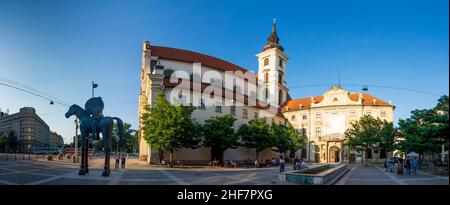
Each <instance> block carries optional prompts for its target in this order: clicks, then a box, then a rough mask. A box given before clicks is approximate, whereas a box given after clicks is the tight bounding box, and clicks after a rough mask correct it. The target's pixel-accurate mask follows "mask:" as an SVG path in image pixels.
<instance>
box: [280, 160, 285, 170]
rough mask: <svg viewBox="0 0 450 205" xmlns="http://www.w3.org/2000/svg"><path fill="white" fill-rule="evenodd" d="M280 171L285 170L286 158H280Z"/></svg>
mask: <svg viewBox="0 0 450 205" xmlns="http://www.w3.org/2000/svg"><path fill="white" fill-rule="evenodd" d="M280 172H284V158H283V157H281V158H280Z"/></svg>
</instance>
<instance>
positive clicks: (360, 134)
mask: <svg viewBox="0 0 450 205" xmlns="http://www.w3.org/2000/svg"><path fill="white" fill-rule="evenodd" d="M381 129H382V123H381V122H380V120H378V119H375V118H373V117H372V116H370V115H365V116H363V117H361V118H360V119H359V120H358V121H356V122H352V123H351V125H350V128H349V129H347V131H346V132H345V138H346V140H347V144H348V145H349V146H350V147H351V148H352V149H354V150H356V151H358V152H365V153H367V152H368V151H369V150H372V149H377V148H378V146H379V142H380V141H381V140H380V138H381V137H380V130H381ZM365 158H366V159H365V161H366V165H367V154H366V155H365ZM361 162H362V163H364V160H362V161H361Z"/></svg>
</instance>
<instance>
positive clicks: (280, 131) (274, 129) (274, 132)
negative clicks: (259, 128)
mask: <svg viewBox="0 0 450 205" xmlns="http://www.w3.org/2000/svg"><path fill="white" fill-rule="evenodd" d="M269 133H270V138H271V141H272V142H271V143H273V144H272V145H271V146H275V147H277V148H278V150H279V151H280V152H283V153H284V152H286V151H287V150H290V148H291V139H290V137H291V136H290V133H289V132H288V129H287V127H286V126H284V125H280V124H272V125H271V126H270V127H269Z"/></svg>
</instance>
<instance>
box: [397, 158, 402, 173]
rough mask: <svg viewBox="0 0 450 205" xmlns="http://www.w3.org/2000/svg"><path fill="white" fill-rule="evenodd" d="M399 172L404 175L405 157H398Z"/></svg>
mask: <svg viewBox="0 0 450 205" xmlns="http://www.w3.org/2000/svg"><path fill="white" fill-rule="evenodd" d="M397 174H398V175H403V159H402V158H398V165H397Z"/></svg>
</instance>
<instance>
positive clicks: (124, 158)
mask: <svg viewBox="0 0 450 205" xmlns="http://www.w3.org/2000/svg"><path fill="white" fill-rule="evenodd" d="M125 161H126V157H125V154H123V155H122V169H125Z"/></svg>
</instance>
